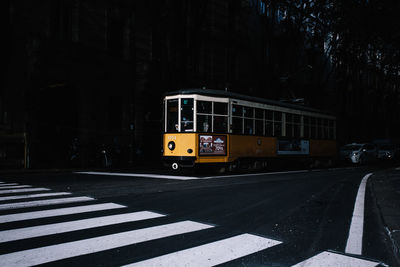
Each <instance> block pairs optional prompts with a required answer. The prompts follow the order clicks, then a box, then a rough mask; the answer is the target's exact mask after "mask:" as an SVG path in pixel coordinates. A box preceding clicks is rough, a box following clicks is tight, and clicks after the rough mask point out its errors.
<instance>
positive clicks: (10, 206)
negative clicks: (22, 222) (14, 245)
mask: <svg viewBox="0 0 400 267" xmlns="http://www.w3.org/2000/svg"><path fill="white" fill-rule="evenodd" d="M91 200H94V198H91V197H69V198H57V199H48V200H35V201H27V202H16V203H9V204H2V205H0V210H9V209H20V208H28V207H39V206H47V205H56V204H66V203H73V202H83V201H91Z"/></svg>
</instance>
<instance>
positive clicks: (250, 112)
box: [243, 107, 254, 135]
mask: <svg viewBox="0 0 400 267" xmlns="http://www.w3.org/2000/svg"><path fill="white" fill-rule="evenodd" d="M243 116H244V134H250V135H253V134H254V124H253V121H254V109H253V108H251V107H244V108H243Z"/></svg>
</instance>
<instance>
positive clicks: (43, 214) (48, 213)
mask: <svg viewBox="0 0 400 267" xmlns="http://www.w3.org/2000/svg"><path fill="white" fill-rule="evenodd" d="M120 208H126V206H122V205H119V204H114V203H105V204H93V205H85V206H77V207H71V208H61V209H51V210H40V211H31V212H23V213H16V214H8V215H2V216H0V223H8V222H17V221H25V220H32V219H39V218H47V217H56V216H63V215H70V214H79V213H86V212H95V211H102V210H111V209H120Z"/></svg>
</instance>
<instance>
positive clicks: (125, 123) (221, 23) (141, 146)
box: [0, 0, 260, 168]
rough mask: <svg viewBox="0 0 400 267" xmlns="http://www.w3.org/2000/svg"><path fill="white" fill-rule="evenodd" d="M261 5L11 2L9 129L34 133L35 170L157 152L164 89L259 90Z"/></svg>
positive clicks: (5, 91) (4, 118)
mask: <svg viewBox="0 0 400 267" xmlns="http://www.w3.org/2000/svg"><path fill="white" fill-rule="evenodd" d="M258 2H259V1H216V0H215V1H184V0H181V1H168V0H164V1H105V0H104V1H90V0H87V1H79V0H52V1H40V2H32V1H24V0H18V1H8V2H7V4H6V5H8V6H7V9H6V10H8V11H9V12H8V23H9V32H8V35H9V38H7V41H8V50H7V51H6V53H5V54H6V56H7V59H8V60H7V61H6V63H5V65H6V69H7V74H6V76H5V77H4V79H3V81H4V84H3V86H2V90H1V99H0V101H1V120H0V127H1V128H0V131H1V133H2V135H9V134H15V133H24V134H25V135H26V143H27V147H26V148H25V150H26V151H25V153H26V154H27V155H29V162H28V163H29V164H28V165H29V167H32V168H44V167H65V166H77V167H92V166H97V165H98V164H99V159H98V157H99V156H98V155H99V151H100V150H102V149H103V148H104V147H106V148H107V149H108V150H110V151H113V153H114V157H115V160H114V163H118V164H119V165H120V166H121V167H122V166H129V164H131V163H132V161H135V160H138V159H140V158H146V159H153V158H154V159H158V157H159V155H160V147H161V145H160V143H161V135H160V134H161V117H162V109H161V103H162V95H163V93H164V92H166V91H169V90H176V89H178V88H188V87H192V88H194V87H207V88H217V89H225V88H227V89H229V90H241V91H242V92H245V91H246V89H249V90H253V91H254V88H256V87H257V84H256V82H257V79H255V77H254V76H255V75H259V74H256V72H254V71H253V69H252V68H253V65H254V64H253V63H252V61H253V59H254V58H255V57H257V54H255V53H254V51H253V47H251V45H249V44H250V42H248V39H249V38H252V36H251V34H252V32H251V31H250V34H249V28H250V26H251V25H252V24H254V23H257V22H254V21H255V20H257V17H258V16H260V13H258V12H257V10H258V11H259V9H258V8H257V6H255V5H257V3H258ZM74 140H75V141H74ZM74 142H76V143H77V144H75V145H76V146H78V147H79V149H78V150H79V151H75V152H76V153H77V154H79V160H77V161H76V162H74V164H72V163H71V157H72V156H73V155H72V154H73V153H74V151H73V147H74ZM117 154H118V155H117ZM116 155H117V156H116Z"/></svg>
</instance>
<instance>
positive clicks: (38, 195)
mask: <svg viewBox="0 0 400 267" xmlns="http://www.w3.org/2000/svg"><path fill="white" fill-rule="evenodd" d="M65 195H71V193H69V192H59V193H43V194H33V195H20V196H9V197H0V201H6V200H16V199H25V198H37V197H54V196H65Z"/></svg>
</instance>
